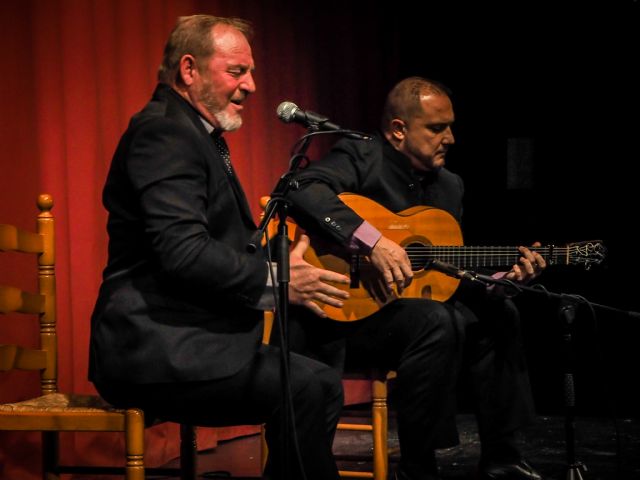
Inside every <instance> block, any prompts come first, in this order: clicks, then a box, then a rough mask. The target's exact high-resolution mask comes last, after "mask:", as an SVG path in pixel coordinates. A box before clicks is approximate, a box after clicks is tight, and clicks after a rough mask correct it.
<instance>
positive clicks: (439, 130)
mask: <svg viewBox="0 0 640 480" xmlns="http://www.w3.org/2000/svg"><path fill="white" fill-rule="evenodd" d="M447 127H448V125H430V126H429V127H428V128H429V130H431V131H432V132H434V133H442V132H444V131H445V130H446V129H447Z"/></svg>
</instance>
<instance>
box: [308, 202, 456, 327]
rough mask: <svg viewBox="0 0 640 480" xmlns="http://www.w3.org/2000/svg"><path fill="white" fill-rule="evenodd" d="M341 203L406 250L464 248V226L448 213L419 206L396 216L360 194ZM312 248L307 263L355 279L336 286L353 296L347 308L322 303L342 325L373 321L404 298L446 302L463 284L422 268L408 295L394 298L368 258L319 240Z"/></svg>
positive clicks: (414, 279) (417, 273)
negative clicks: (411, 247) (416, 246)
mask: <svg viewBox="0 0 640 480" xmlns="http://www.w3.org/2000/svg"><path fill="white" fill-rule="evenodd" d="M340 199H341V200H342V201H343V202H344V203H345V204H346V205H347V206H348V207H349V208H351V209H352V210H353V211H354V212H356V213H357V214H358V215H359V216H361V217H362V218H366V219H367V221H368V222H369V223H370V224H371V225H373V226H374V227H375V228H376V229H378V230H379V231H380V233H382V235H384V236H385V237H387V238H389V239H391V240H393V241H394V242H396V243H398V244H399V245H400V246H402V247H405V248H406V247H407V246H409V245H412V244H421V245H454V246H460V245H462V233H461V231H460V227H459V226H458V223H457V222H456V220H455V219H454V218H453V216H451V215H450V214H449V213H447V212H445V211H444V210H440V209H437V208H431V207H423V206H419V207H413V208H410V209H408V210H405V211H402V212H400V213H397V214H395V213H392V212H390V211H389V210H387V209H386V208H384V207H383V206H381V205H379V204H378V203H376V202H374V201H372V200H369V199H368V198H365V197H362V196H359V195H355V194H348V193H343V194H341V195H340ZM311 245H312V247H311V248H309V249H308V250H307V252H306V254H305V260H307V261H308V262H309V263H311V264H312V265H314V266H316V267H319V268H324V269H326V270H332V271H334V272H338V273H342V274H344V275H347V276H349V277H350V278H351V279H352V284H351V285H335V286H336V287H338V288H340V289H342V290H347V291H348V292H349V295H350V298H349V300H348V301H347V302H345V305H344V307H343V308H335V307H331V306H328V305H324V304H320V306H321V308H322V309H323V310H324V311H325V313H326V314H327V315H328V316H329V318H332V319H334V320H337V321H343V322H349V321H354V320H359V319H361V318H364V317H367V316H369V315H371V314H373V313H375V312H377V311H378V310H379V309H380V308H382V307H383V306H385V305H387V304H388V303H390V302H393V301H394V300H397V299H398V298H428V299H432V300H438V301H445V300H447V299H448V298H449V297H451V295H453V293H454V292H455V291H456V289H457V287H458V284H459V283H460V280H458V279H455V278H452V277H449V276H447V275H445V274H443V273H440V272H437V271H434V270H425V269H424V268H420V269H417V270H414V276H413V281H412V282H411V284H410V285H409V286H408V287H407V288H406V289H405V290H404V291H403V292H402V295H398V293H397V291H396V290H394V292H393V293H392V294H389V293H388V292H387V291H386V287H385V286H384V285H383V283H382V282H381V277H380V274H379V273H378V271H377V270H376V269H375V268H374V267H373V266H372V265H371V264H370V263H369V262H368V259H367V258H366V257H363V256H351V255H349V254H348V253H347V252H345V251H344V249H339V248H338V247H336V246H335V245H333V244H328V243H326V242H324V241H322V240H320V239H318V238H316V237H313V236H311ZM352 257H357V259H354V258H352ZM356 267H357V271H356ZM354 277H355V278H354Z"/></svg>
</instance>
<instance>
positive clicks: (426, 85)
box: [380, 77, 452, 132]
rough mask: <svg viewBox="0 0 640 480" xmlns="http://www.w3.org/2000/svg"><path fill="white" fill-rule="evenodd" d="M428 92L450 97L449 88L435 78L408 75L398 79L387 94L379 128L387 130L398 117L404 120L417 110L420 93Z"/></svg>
mask: <svg viewBox="0 0 640 480" xmlns="http://www.w3.org/2000/svg"><path fill="white" fill-rule="evenodd" d="M425 92H428V93H431V94H435V95H445V96H447V97H451V94H452V92H451V89H450V88H449V87H447V86H446V85H444V84H443V83H440V82H438V81H436V80H431V79H429V78H424V77H408V78H405V79H404V80H400V81H399V82H398V83H396V85H395V86H394V87H393V88H392V89H391V91H390V92H389V94H388V95H387V99H386V101H385V104H384V110H383V112H382V119H381V125H380V127H381V129H382V131H383V132H387V131H388V130H389V126H390V125H391V121H392V120H393V119H396V118H399V119H401V120H404V121H406V120H407V119H408V118H410V117H412V116H413V115H414V114H415V113H416V112H418V111H419V109H420V108H421V107H420V95H422V94H423V93H425Z"/></svg>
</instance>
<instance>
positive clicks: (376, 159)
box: [289, 77, 546, 480]
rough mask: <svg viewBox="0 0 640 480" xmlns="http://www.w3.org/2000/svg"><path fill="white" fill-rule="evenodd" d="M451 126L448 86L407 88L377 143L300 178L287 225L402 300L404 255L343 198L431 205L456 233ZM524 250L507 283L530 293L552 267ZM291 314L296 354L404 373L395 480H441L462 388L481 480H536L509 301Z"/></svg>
mask: <svg viewBox="0 0 640 480" xmlns="http://www.w3.org/2000/svg"><path fill="white" fill-rule="evenodd" d="M453 122H454V113H453V107H452V103H451V99H450V93H449V90H448V89H447V88H446V87H445V86H443V85H441V84H439V83H437V82H434V81H432V80H428V79H425V78H420V77H410V78H406V79H404V80H402V81H400V82H399V83H398V84H397V85H396V86H395V87H393V89H392V90H391V91H390V93H389V94H388V96H387V99H386V103H385V106H384V111H383V115H382V120H381V131H380V132H379V133H378V134H376V135H374V138H373V139H372V140H370V141H366V140H355V139H343V140H341V141H339V142H337V143H336V145H335V146H334V147H333V149H332V150H331V151H330V152H329V153H328V154H327V155H326V156H325V157H324V158H323V159H321V160H320V161H318V162H313V163H312V164H311V165H310V166H309V167H308V168H307V169H305V170H303V171H302V172H301V173H299V174H298V175H297V180H298V182H299V185H300V188H299V189H298V190H297V191H295V192H291V194H290V195H289V199H290V200H291V202H292V204H293V205H292V209H291V215H292V217H293V218H294V219H295V220H296V222H297V223H298V224H299V225H301V226H302V228H304V229H305V230H307V231H308V232H310V233H311V234H314V235H317V236H319V237H322V238H323V239H324V240H329V241H331V242H334V243H336V244H339V245H341V246H342V247H344V249H345V251H347V252H351V253H356V254H362V255H366V256H367V258H368V259H369V261H370V263H371V264H372V265H373V266H374V267H375V268H376V269H377V270H378V272H379V275H380V279H381V280H382V281H383V282H384V283H383V284H384V286H385V287H386V288H387V289H388V290H387V293H388V294H389V295H393V292H394V288H395V291H396V292H398V293H401V292H402V290H403V289H405V288H407V287H408V286H409V285H410V283H411V281H412V277H413V275H414V272H413V271H412V268H411V264H410V262H409V259H408V257H407V254H406V252H405V250H404V248H402V247H401V246H399V245H398V244H397V243H396V242H395V241H393V240H391V239H390V238H388V236H385V235H382V234H381V232H380V231H379V230H378V229H377V228H375V227H374V226H373V225H372V224H371V223H370V222H368V221H367V220H366V218H365V217H366V215H365V216H361V215H358V214H356V213H355V212H354V211H353V210H352V209H350V208H349V207H348V206H347V205H345V203H343V202H342V201H341V200H340V198H339V197H338V195H339V194H341V193H343V192H351V193H354V194H357V195H361V196H363V197H367V198H369V199H371V200H373V201H375V202H377V203H379V204H380V205H382V206H383V207H385V208H386V209H388V210H389V211H391V212H394V213H397V212H401V211H405V210H407V209H409V208H411V207H415V206H419V205H428V206H431V207H435V208H438V209H441V210H444V211H446V212H448V213H449V214H450V215H452V216H453V217H454V218H455V219H456V220H457V221H458V222H460V220H461V216H462V210H463V209H462V197H463V192H464V187H463V182H462V179H461V178H460V177H459V176H458V175H456V174H454V173H452V172H451V171H449V170H448V169H446V168H445V166H444V165H445V156H446V153H447V151H448V149H449V147H450V146H452V145H453V143H454V136H453V133H452V124H453ZM519 250H520V252H521V257H520V258H519V260H518V262H516V263H515V264H514V265H513V266H511V268H510V270H509V271H508V272H505V273H504V275H505V277H506V278H508V279H511V280H513V281H516V282H528V281H530V280H531V279H533V278H535V277H536V276H537V275H539V274H540V273H541V271H542V270H543V269H544V268H545V267H546V263H545V260H544V259H543V258H542V257H541V256H540V255H539V254H538V253H535V252H534V251H532V250H529V249H528V248H525V247H520V248H519ZM463 283H464V282H463ZM462 287H465V286H464V285H462ZM294 312H295V313H292V317H293V318H292V324H291V327H290V345H291V348H292V350H294V351H300V352H303V353H306V354H310V355H313V356H316V357H319V358H320V359H321V360H322V361H324V362H326V363H329V364H331V365H334V366H335V367H336V368H339V369H342V368H344V366H345V364H346V365H347V366H349V365H356V366H357V365H361V366H367V367H379V368H384V369H391V370H395V371H397V379H396V382H395V384H394V399H395V407H396V410H397V419H398V435H399V440H400V448H401V460H400V463H399V466H398V469H397V471H396V473H395V474H396V479H398V480H425V479H429V480H433V479H437V478H438V468H437V462H436V459H435V455H434V449H437V448H445V447H450V446H452V445H455V444H456V443H457V442H458V436H457V430H456V425H455V413H456V412H455V405H456V397H455V395H456V389H457V386H458V384H459V383H460V380H461V379H464V380H465V381H466V384H467V385H468V388H469V391H470V392H472V401H473V403H474V408H475V410H476V418H477V422H478V430H479V434H480V440H481V457H480V459H479V464H478V472H477V473H478V478H480V479H517V480H539V479H540V478H541V476H540V475H539V474H538V473H537V472H536V471H535V470H534V469H533V468H532V467H531V466H530V465H529V464H528V463H527V461H526V459H525V458H523V457H522V455H521V453H520V450H519V447H518V438H517V435H518V434H519V432H520V431H521V429H522V428H523V427H525V426H526V425H527V424H528V423H529V422H530V421H531V420H532V419H533V417H534V405H533V399H532V395H531V389H530V385H529V377H528V373H527V367H526V362H525V357H524V352H523V350H522V342H521V333H520V326H519V316H518V311H517V309H516V307H515V306H514V304H513V302H511V301H510V300H509V299H508V298H505V297H504V296H501V295H499V294H498V293H497V292H493V291H490V289H486V288H485V287H483V286H482V287H480V288H477V287H476V288H460V289H458V291H457V292H456V293H455V294H454V296H453V297H452V298H450V299H449V300H447V301H446V302H437V301H433V300H429V299H425V298H401V299H398V300H396V301H393V302H390V303H388V304H386V305H384V306H383V307H382V308H380V309H379V310H378V311H376V312H375V313H373V314H371V315H369V316H367V317H365V318H362V319H359V320H357V321H352V322H337V321H333V320H330V319H318V318H317V317H316V318H310V316H309V315H306V314H305V313H304V312H302V311H298V310H295V311H294Z"/></svg>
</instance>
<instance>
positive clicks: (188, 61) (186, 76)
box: [180, 54, 198, 86]
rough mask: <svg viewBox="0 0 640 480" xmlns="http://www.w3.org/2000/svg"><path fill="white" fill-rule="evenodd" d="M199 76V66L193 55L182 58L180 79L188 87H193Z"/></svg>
mask: <svg viewBox="0 0 640 480" xmlns="http://www.w3.org/2000/svg"><path fill="white" fill-rule="evenodd" d="M197 74H198V66H197V65H196V59H195V58H194V56H193V55H190V54H186V55H183V56H182V58H180V79H181V80H182V82H183V83H184V84H185V85H186V86H191V85H192V84H193V82H194V80H195V75H197Z"/></svg>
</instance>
